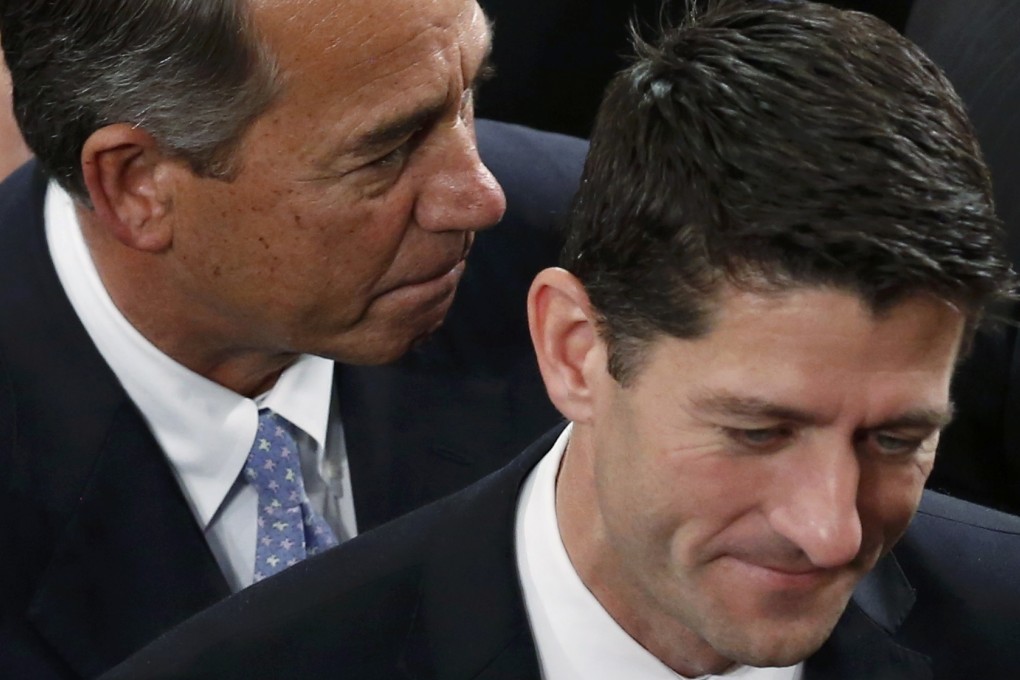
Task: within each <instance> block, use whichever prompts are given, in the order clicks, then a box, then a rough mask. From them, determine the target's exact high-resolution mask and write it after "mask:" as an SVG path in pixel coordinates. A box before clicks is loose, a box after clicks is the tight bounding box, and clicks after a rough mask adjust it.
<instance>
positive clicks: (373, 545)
mask: <svg viewBox="0 0 1020 680" xmlns="http://www.w3.org/2000/svg"><path fill="white" fill-rule="evenodd" d="M547 440H548V437H545V438H543V439H542V440H540V442H539V444H536V447H539V448H538V449H536V448H535V447H532V448H531V449H529V450H528V451H527V452H525V453H524V454H522V455H521V457H519V458H518V459H516V460H515V461H513V462H512V463H511V464H510V465H508V466H507V467H505V468H503V469H502V470H499V471H497V472H495V473H493V474H492V475H490V476H489V477H486V478H485V479H483V480H481V481H479V482H477V483H476V484H474V485H472V486H470V487H468V488H467V489H464V490H463V491H461V492H459V493H457V494H454V495H453V496H449V497H447V498H445V499H442V500H440V501H437V502H435V503H433V504H431V505H428V506H426V507H424V508H422V509H420V510H418V511H415V512H413V513H411V514H409V515H406V516H404V517H402V518H399V519H397V520H394V521H392V522H390V523H388V524H385V525H383V526H381V527H379V528H378V529H373V530H372V531H369V532H367V533H365V534H362V535H361V536H358V537H357V538H355V539H353V540H351V541H348V542H347V543H344V544H343V545H341V546H339V547H337V548H334V549H332V550H329V551H327V552H325V553H323V554H322V555H320V556H318V557H315V558H312V559H309V560H306V561H305V562H302V563H300V564H298V565H295V566H294V567H291V568H290V569H288V570H287V571H285V572H283V573H282V574H280V575H278V576H274V577H273V578H271V579H268V580H266V581H264V582H262V583H259V584H256V585H254V586H252V587H250V588H247V589H245V590H243V591H241V592H240V593H238V594H236V595H234V596H232V597H230V598H228V599H227V600H225V601H223V602H221V603H219V604H218V605H216V606H214V607H212V608H211V609H209V610H206V611H205V612H203V613H201V614H199V615H198V616H196V617H194V618H192V619H190V620H189V621H187V622H185V623H184V624H182V625H181V626H179V627H178V628H176V629H175V630H173V631H171V632H170V633H168V634H166V635H164V636H162V637H161V638H159V639H157V640H156V641H155V642H153V643H152V644H151V645H149V646H148V647H146V648H145V649H144V650H142V651H141V652H140V653H139V654H137V655H136V656H134V657H132V658H131V659H129V660H128V661H127V662H125V663H124V664H123V665H121V666H120V667H118V668H117V669H116V670H115V671H114V672H112V673H111V674H109V675H108V676H104V680H116V679H117V678H132V679H133V680H142V679H144V678H157V677H159V678H162V677H188V678H196V679H197V678H209V679H212V678H216V679H217V680H219V679H221V678H249V677H274V678H299V677H319V676H326V675H328V674H331V673H334V672H337V669H343V673H344V674H345V675H347V676H348V677H357V678H390V677H395V676H396V673H395V669H396V667H397V665H398V664H399V662H400V660H401V659H402V658H403V656H404V652H405V649H404V648H405V646H406V644H407V640H408V636H409V634H410V632H411V630H412V626H414V625H415V623H416V619H417V618H418V617H419V616H420V609H421V607H422V603H421V600H422V598H423V595H422V592H423V590H424V589H427V587H428V585H429V584H428V583H427V582H428V581H429V579H430V578H434V577H440V573H438V572H443V571H444V570H445V569H446V568H447V567H448V566H450V564H451V561H450V560H457V559H460V558H459V557H457V556H451V553H454V552H456V551H457V549H459V550H460V551H461V552H462V554H466V555H472V556H473V555H475V553H474V551H473V548H472V546H475V545H477V544H478V542H479V540H480V539H481V540H483V541H484V540H486V539H489V540H493V536H494V535H497V534H499V533H500V532H498V531H495V530H494V528H495V527H496V525H502V524H506V525H507V526H509V525H510V523H509V521H507V520H506V517H505V516H506V515H508V513H509V514H512V512H513V508H514V507H515V500H516V494H515V493H514V490H516V488H517V487H518V486H519V484H520V481H521V479H523V476H524V475H525V474H526V473H527V471H528V470H530V469H531V467H532V466H533V465H534V463H535V462H537V457H536V456H535V455H533V454H531V452H532V451H533V450H536V451H537V450H540V446H539V445H540V444H541V445H544V444H545V442H546V441H547ZM502 533H505V534H507V536H509V535H510V532H509V529H507V530H506V531H505V532H502ZM495 540H498V538H497V539H495ZM433 585H434V584H433Z"/></svg>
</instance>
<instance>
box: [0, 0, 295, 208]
mask: <svg viewBox="0 0 1020 680" xmlns="http://www.w3.org/2000/svg"><path fill="white" fill-rule="evenodd" d="M0 34H2V35H3V49H4V52H5V55H6V59H7V65H8V67H9V68H10V71H11V77H12V81H13V84H14V108H15V116H16V117H17V120H18V125H19V126H20V127H21V130H22V133H23V134H24V136H25V140H26V141H27V142H28V145H29V146H30V147H31V148H32V150H33V151H34V152H35V154H36V156H37V157H38V159H39V162H40V164H41V165H42V167H43V168H44V169H45V170H46V172H48V173H49V174H50V176H52V177H54V178H55V179H56V180H57V181H58V182H60V184H61V185H62V186H63V187H65V188H66V189H67V190H68V191H69V192H70V193H71V194H72V195H74V196H75V197H76V198H78V199H79V200H83V201H87V200H88V191H87V189H86V187H85V182H84V179H83V176H82V169H81V161H80V159H81V152H82V148H83V146H84V144H85V141H86V140H87V139H88V138H89V136H90V135H92V133H94V132H95V131H96V130H98V129H100V128H102V127H104V126H107V125H111V124H114V123H129V124H131V125H134V126H137V127H139V128H143V129H144V130H146V131H147V132H148V133H149V134H151V135H152V136H153V138H155V139H156V141H157V143H158V144H159V145H160V148H161V149H162V150H163V151H164V152H166V153H168V154H171V155H174V156H177V157H179V158H181V159H183V160H185V161H186V162H187V163H188V164H189V165H190V166H191V168H192V170H193V171H194V172H196V173H197V174H200V175H203V176H210V177H222V178H229V176H230V174H231V172H232V170H233V167H232V165H233V164H232V163H231V160H232V156H233V151H234V149H235V147H236V144H237V142H238V140H239V139H240V138H241V136H242V135H243V133H244V132H245V130H246V129H247V128H248V126H249V125H250V124H251V122H252V121H253V120H254V119H255V118H257V117H258V116H259V114H261V113H262V112H263V111H265V109H266V108H267V107H268V106H269V104H270V103H271V102H272V101H273V99H274V98H275V96H276V94H277V92H278V90H279V83H278V77H277V66H276V61H275V58H274V57H273V55H271V54H270V53H269V51H268V49H267V48H266V47H265V45H264V44H263V43H262V41H261V40H260V39H259V38H258V37H257V35H256V32H255V29H254V26H253V22H252V20H251V16H250V11H249V8H248V1H247V0H59V1H57V2H54V0H0Z"/></svg>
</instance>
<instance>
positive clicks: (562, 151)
mask: <svg viewBox="0 0 1020 680" xmlns="http://www.w3.org/2000/svg"><path fill="white" fill-rule="evenodd" d="M477 132H478V151H479V154H480V155H481V157H482V161H483V162H484V163H485V165H486V166H487V167H488V168H489V170H491V171H492V174H493V175H495V177H496V179H497V180H498V181H499V183H500V185H501V186H502V187H503V190H504V191H505V192H506V195H507V205H508V206H509V208H510V210H511V211H516V210H526V211H527V210H536V209H537V210H544V211H549V210H552V211H554V212H566V209H567V207H568V206H569V204H570V200H571V198H573V195H574V191H576V190H577V183H578V181H579V179H580V177H581V169H582V168H583V166H584V158H585V155H586V154H587V153H588V142H586V141H585V140H583V139H579V138H577V137H570V136H568V135H561V134H558V133H555V132H543V131H541V130H535V129H532V128H528V127H524V126H521V125H513V124H510V123H500V122H497V121H493V120H479V121H478V123H477Z"/></svg>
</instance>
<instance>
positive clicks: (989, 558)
mask: <svg viewBox="0 0 1020 680" xmlns="http://www.w3.org/2000/svg"><path fill="white" fill-rule="evenodd" d="M893 552H894V554H895V556H896V559H897V561H898V563H899V565H900V567H901V568H902V569H903V572H904V574H905V576H906V578H907V580H908V581H909V582H910V585H911V587H912V588H913V589H914V595H915V598H916V601H915V604H914V607H913V609H912V610H911V613H910V615H909V616H908V617H907V619H906V621H905V622H904V628H903V631H902V632H903V636H904V638H903V639H904V640H906V641H907V642H908V643H909V644H911V646H913V647H915V648H917V649H918V650H919V651H923V652H924V653H925V654H927V655H929V656H930V657H932V659H933V660H934V663H935V666H936V667H937V668H940V669H943V670H946V669H956V670H958V671H960V672H963V671H964V669H967V668H969V669H971V670H973V671H974V675H970V673H969V672H967V673H964V675H966V676H970V677H982V673H984V677H1006V676H1002V675H997V673H1000V672H1002V670H1003V669H1005V668H1011V667H1012V668H1013V669H1014V670H1015V667H1016V666H1017V665H1020V581H1018V580H1017V574H1018V573H1020V517H1016V516H1013V515H1008V514H1005V513H1001V512H997V511H995V510H991V509H988V508H985V507H981V506H978V505H974V504H972V503H968V502H966V501H962V500H959V499H954V498H950V497H949V496H943V495H941V494H937V493H933V492H925V496H924V499H923V501H922V503H921V507H920V509H919V510H918V513H917V516H916V517H915V518H914V521H913V523H912V524H911V526H910V528H909V529H908V530H907V533H906V535H905V536H904V537H903V539H902V540H901V541H900V543H899V544H897V546H896V548H895V549H894V551H893ZM980 669H983V670H980ZM954 672H955V671H954ZM946 677H951V676H950V675H947V676H946ZM960 677H964V676H960Z"/></svg>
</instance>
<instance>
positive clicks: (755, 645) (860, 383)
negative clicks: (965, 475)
mask: <svg viewBox="0 0 1020 680" xmlns="http://www.w3.org/2000/svg"><path fill="white" fill-rule="evenodd" d="M718 308H719V310H720V311H719V314H718V316H717V318H716V324H715V326H714V328H713V330H712V331H711V332H710V333H709V334H708V335H707V336H705V337H702V338H699V339H696V340H679V339H676V338H660V339H658V340H656V341H655V342H654V343H653V346H652V348H651V351H650V353H649V356H648V361H647V363H646V364H644V365H643V368H642V369H641V371H640V373H639V375H638V378H637V379H636V381H635V382H634V383H632V384H630V385H629V386H628V387H626V388H624V387H621V386H620V385H619V384H618V383H616V382H615V381H613V379H612V378H611V377H609V376H608V374H606V373H604V371H603V372H600V373H599V374H598V375H597V377H596V379H595V386H594V387H593V388H592V389H593V390H594V397H593V398H594V407H593V413H592V415H591V417H590V420H589V421H588V422H579V423H576V424H575V431H574V435H573V436H572V437H571V441H570V448H569V450H568V453H567V455H566V458H565V461H564V464H563V468H562V470H561V472H560V476H559V481H558V485H557V515H558V518H559V521H560V529H561V533H562V535H563V539H564V544H565V545H566V547H567V550H568V554H569V555H570V557H571V560H572V562H573V563H574V565H575V567H576V568H577V570H578V573H579V574H580V576H581V578H582V580H583V581H584V582H585V584H586V585H587V586H588V587H589V589H590V590H591V591H592V592H593V593H594V594H595V595H596V596H597V597H598V598H599V600H600V601H601V602H602V604H603V606H605V607H606V609H607V611H609V612H610V614H611V615H612V616H613V617H614V618H615V619H616V620H617V621H618V622H619V623H620V624H621V625H622V626H623V627H624V629H626V630H627V631H628V632H629V633H630V634H631V635H632V636H633V637H635V638H636V639H637V640H638V641H639V642H641V643H642V644H643V645H644V646H645V647H646V648H648V649H649V650H650V651H652V652H653V653H654V654H656V656H658V657H659V658H661V659H663V660H664V661H665V662H666V663H668V664H669V665H670V666H671V667H673V668H674V669H675V670H677V671H678V672H681V673H682V674H685V675H698V674H701V673H708V672H719V671H721V670H723V669H725V668H727V667H729V666H731V665H733V664H734V663H744V664H750V665H755V666H773V665H775V666H783V665H791V664H794V663H796V662H799V661H801V660H803V659H805V658H806V657H807V656H809V655H810V654H811V653H812V652H813V651H814V650H815V649H817V648H818V647H819V646H820V645H821V643H822V642H823V641H824V640H825V639H826V638H827V637H828V635H829V633H830V632H831V630H832V628H833V626H834V625H835V623H836V621H837V620H838V618H839V616H840V614H841V613H842V611H843V609H844V608H845V606H846V603H847V601H848V599H849V597H850V595H851V593H852V590H853V588H854V587H855V585H856V584H857V583H858V581H859V580H860V579H861V578H862V577H863V575H864V574H865V573H867V571H869V570H870V569H871V568H872V567H873V566H874V564H875V562H876V561H877V560H878V558H879V557H880V556H881V555H883V554H884V553H886V552H887V551H888V550H889V549H890V548H891V547H892V545H893V544H894V543H895V541H896V540H898V539H899V537H900V536H901V535H902V533H903V531H904V530H905V529H906V526H907V524H908V523H909V521H910V519H911V517H912V516H913V513H914V512H915V510H916V508H917V505H918V503H919V502H920V496H921V491H922V488H923V486H924V482H925V479H926V478H927V476H928V474H929V472H930V471H931V466H932V462H933V458H934V451H935V444H936V441H937V425H932V426H924V427H916V426H911V427H902V426H897V427H891V426H889V423H893V422H896V419H897V418H902V416H904V414H910V413H922V412H923V413H944V412H946V411H948V399H949V397H948V394H949V380H950V376H951V373H952V368H953V365H954V362H955V359H956V355H957V351H958V346H959V343H960V338H961V335H962V328H963V320H962V316H961V315H960V314H959V312H958V311H957V310H955V309H954V308H952V307H951V306H949V305H948V304H945V303H943V302H941V301H937V300H934V299H931V298H928V297H921V296H918V297H913V298H909V299H907V300H906V301H904V302H902V303H901V304H899V305H898V306H896V307H894V308H893V309H892V310H890V311H889V312H888V313H886V314H883V315H882V316H880V317H875V316H874V315H873V314H872V313H871V311H870V310H868V309H867V308H866V307H864V306H863V305H862V304H861V303H860V302H859V300H858V299H857V298H856V297H855V296H853V295H851V294H848V293H843V292H838V291H832V290H826V289H795V290H794V291H789V292H786V293H783V294H778V295H777V294H772V295H759V294H754V293H748V292H736V291H734V290H726V291H725V292H724V294H723V295H722V297H721V300H720V306H719V307H718ZM599 352H601V356H600V358H599V359H598V360H597V361H596V362H595V363H596V364H598V363H599V361H601V365H602V366H604V365H605V363H604V358H605V352H604V348H601V346H600V349H599ZM708 395H726V396H727V397H736V398H739V399H742V400H744V401H742V402H740V403H742V404H743V403H754V404H757V403H759V402H767V403H769V404H775V405H779V406H781V407H783V408H785V409H787V410H789V411H791V412H796V413H797V414H806V415H805V417H806V420H804V421H803V422H801V421H799V420H784V418H786V417H787V416H783V417H779V416H773V415H769V416H768V417H764V416H758V415H756V416H754V417H752V416H749V415H747V414H744V413H741V414H740V415H736V414H735V413H734V412H731V411H727V410H726V409H725V408H720V407H718V406H717V404H718V403H721V402H720V400H716V401H715V402H713V401H711V400H710V399H709V398H708ZM754 400H758V401H754ZM722 401H725V400H722ZM731 401H735V400H733V399H731V400H730V401H725V403H727V404H728V403H730V402H731ZM789 418H792V416H789ZM748 430H749V431H751V434H746V432H747V431H748ZM762 433H764V436H763V435H762ZM900 440H910V442H911V443H912V444H918V442H920V444H919V445H918V446H916V447H915V446H910V447H907V449H906V450H903V449H900V448H897V446H898V445H896V442H898V441H900ZM762 442H764V443H762ZM883 447H888V448H883Z"/></svg>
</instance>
